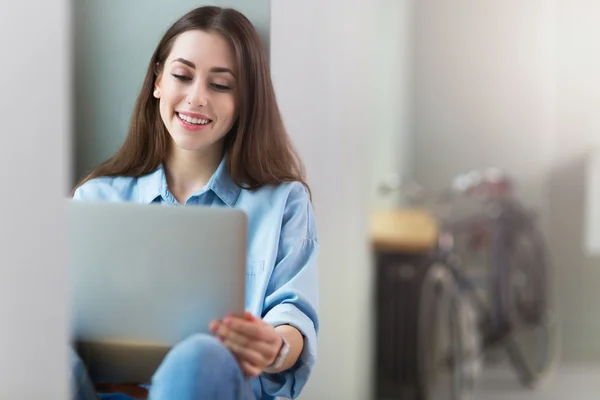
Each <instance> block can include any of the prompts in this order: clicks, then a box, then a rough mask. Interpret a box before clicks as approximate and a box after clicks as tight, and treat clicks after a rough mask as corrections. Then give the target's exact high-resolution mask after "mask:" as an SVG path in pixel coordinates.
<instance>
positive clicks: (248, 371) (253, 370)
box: [240, 360, 262, 378]
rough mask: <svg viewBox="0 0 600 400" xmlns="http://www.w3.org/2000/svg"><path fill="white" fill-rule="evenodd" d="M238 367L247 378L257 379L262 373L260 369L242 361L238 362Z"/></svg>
mask: <svg viewBox="0 0 600 400" xmlns="http://www.w3.org/2000/svg"><path fill="white" fill-rule="evenodd" d="M240 367H241V368H242V371H243V372H244V375H246V376H247V377H249V378H254V377H257V376H259V375H260V374H261V373H262V369H260V367H256V366H254V365H252V364H251V363H249V362H247V361H244V360H242V361H240Z"/></svg>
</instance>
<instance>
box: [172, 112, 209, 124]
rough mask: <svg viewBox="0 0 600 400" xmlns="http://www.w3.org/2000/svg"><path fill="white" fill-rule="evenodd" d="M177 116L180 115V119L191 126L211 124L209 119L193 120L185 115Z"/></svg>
mask: <svg viewBox="0 0 600 400" xmlns="http://www.w3.org/2000/svg"><path fill="white" fill-rule="evenodd" d="M177 115H179V118H181V119H182V120H184V121H185V122H188V123H190V124H196V125H198V124H200V125H206V124H208V123H209V122H210V120H208V119H198V118H192V117H190V116H187V115H184V114H177Z"/></svg>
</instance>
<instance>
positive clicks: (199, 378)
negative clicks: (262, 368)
mask: <svg viewBox="0 0 600 400" xmlns="http://www.w3.org/2000/svg"><path fill="white" fill-rule="evenodd" d="M71 385H72V386H71V387H72V397H71V398H72V400H99V399H102V400H109V399H110V400H132V398H131V397H129V396H126V395H124V394H111V395H98V394H97V393H96V392H95V390H94V385H93V383H92V382H91V380H90V378H89V376H88V374H87V371H86V369H85V366H84V365H83V363H82V362H81V360H80V358H79V356H77V354H76V353H75V352H74V351H73V365H72V374H71ZM260 397H261V387H260V381H259V380H258V378H255V379H248V378H246V377H245V376H244V374H243V373H242V370H241V369H240V367H239V364H238V362H237V360H236V359H235V358H234V357H233V355H232V354H231V352H230V351H229V350H228V349H227V348H226V347H225V346H224V345H223V344H222V343H221V342H220V341H219V340H218V339H216V338H214V337H213V336H210V335H205V334H198V335H194V336H191V337H189V338H188V339H186V340H184V341H183V342H181V343H179V344H178V345H176V346H175V347H173V349H171V351H170V352H169V353H168V354H167V356H166V357H165V359H164V360H163V362H162V364H161V365H160V367H159V368H158V370H157V371H156V373H155V374H154V376H153V377H152V385H151V387H150V391H149V396H148V398H149V400H173V399H177V400H201V399H211V400H234V399H235V400H256V399H260Z"/></svg>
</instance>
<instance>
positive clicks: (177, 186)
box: [164, 144, 223, 204]
mask: <svg viewBox="0 0 600 400" xmlns="http://www.w3.org/2000/svg"><path fill="white" fill-rule="evenodd" d="M222 158H223V146H222V145H216V144H215V145H213V146H211V148H208V149H206V150H204V151H188V150H183V149H180V148H178V147H177V146H175V145H173V146H171V148H170V149H169V153H168V156H167V158H166V159H165V160H164V167H165V174H166V177H167V184H168V186H169V190H170V192H171V193H172V194H173V196H175V199H177V201H178V202H179V203H181V204H184V203H185V201H187V199H188V198H189V197H190V196H191V195H192V194H194V193H195V192H197V191H198V190H200V189H202V188H203V187H204V186H206V184H207V183H208V181H209V180H210V178H211V177H212V175H213V174H214V173H215V171H216V170H217V168H218V167H219V164H220V162H221V160H222Z"/></svg>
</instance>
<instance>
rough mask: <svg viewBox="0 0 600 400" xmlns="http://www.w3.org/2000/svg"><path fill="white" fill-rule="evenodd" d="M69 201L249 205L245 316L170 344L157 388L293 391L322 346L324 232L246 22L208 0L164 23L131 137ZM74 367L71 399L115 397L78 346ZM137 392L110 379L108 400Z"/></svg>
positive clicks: (219, 392)
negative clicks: (90, 372)
mask: <svg viewBox="0 0 600 400" xmlns="http://www.w3.org/2000/svg"><path fill="white" fill-rule="evenodd" d="M73 197H74V198H75V199H79V200H82V201H85V200H96V201H97V200H105V201H131V202H139V203H163V204H169V205H181V206H194V205H203V206H215V207H236V208H240V209H242V210H244V211H245V212H246V214H247V215H248V220H249V243H248V246H249V247H248V265H247V278H246V279H247V283H246V289H247V291H246V310H247V313H246V315H245V317H243V318H242V317H231V316H223V318H222V319H221V320H219V321H213V322H212V323H211V324H210V327H209V329H210V331H211V332H212V333H213V334H212V335H205V334H197V335H194V336H192V337H190V338H188V339H187V340H185V341H183V342H182V343H180V344H178V345H177V346H175V347H174V348H173V349H172V350H171V351H170V353H169V354H168V355H167V357H166V358H165V359H164V361H163V363H162V364H161V366H160V367H159V368H158V370H157V371H156V373H155V375H154V377H153V379H152V382H151V385H150V389H149V396H150V398H151V399H153V400H167V399H168V400H173V399H177V400H188V399H189V400H192V399H236V400H237V399H271V398H274V397H275V396H283V397H289V398H295V397H297V396H298V395H299V393H300V391H301V390H302V388H303V386H304V385H305V383H306V381H307V379H308V377H309V375H310V373H311V370H312V368H313V366H314V364H315V360H316V355H317V331H318V316H317V297H318V276H317V275H318V274H317V264H316V253H317V248H318V240H317V231H316V226H315V220H314V214H313V209H312V206H311V201H310V191H309V189H308V186H307V184H306V182H305V181H304V178H303V175H302V167H301V163H300V161H299V159H298V157H297V156H296V154H295V153H294V151H293V149H292V146H291V144H290V141H289V139H288V136H287V134H286V132H285V129H284V126H283V123H282V119H281V116H280V114H279V110H278V107H277V104H276V101H275V94H274V90H273V86H272V83H271V77H270V72H269V68H268V62H267V59H266V55H265V51H264V48H263V46H262V44H261V41H260V38H259V36H258V34H257V32H256V30H255V29H254V27H253V26H252V24H251V23H250V22H249V21H248V19H247V18H246V17H244V16H243V15H242V14H240V13H239V12H237V11H235V10H232V9H222V8H218V7H201V8H198V9H195V10H193V11H191V12H189V13H188V14H186V15H184V16H183V17H181V19H179V20H178V21H177V22H176V23H175V24H174V25H173V26H172V27H171V28H170V29H169V30H168V31H167V32H166V34H165V35H164V37H163V38H162V40H161V41H160V43H159V44H158V47H157V48H156V50H155V52H154V54H153V55H152V59H151V60H150V64H149V66H148V70H147V73H146V77H145V79H144V82H143V86H142V89H141V93H140V94H139V97H138V99H137V103H136V105H135V109H134V111H133V116H132V120H131V126H130V129H129V134H128V136H127V138H126V140H125V143H124V144H123V146H122V148H121V149H120V150H119V151H118V152H117V153H116V154H115V155H114V156H113V157H112V158H110V159H109V160H108V161H106V162H105V163H103V164H102V165H100V166H99V167H98V168H97V169H96V170H95V171H93V172H92V173H91V174H90V175H89V176H88V177H87V178H85V179H84V180H83V181H82V182H81V183H80V184H79V185H78V186H77V187H76V188H75V190H74V195H73ZM175 240H176V239H175ZM73 368H74V375H73V377H74V385H75V390H74V392H75V394H74V396H75V398H77V399H81V400H83V399H88V398H92V399H97V398H109V397H108V396H109V395H106V394H101V393H98V392H99V390H98V389H97V388H95V387H94V386H93V385H92V383H91V382H90V380H89V378H88V376H87V373H86V372H85V369H84V367H83V365H82V364H81V361H80V360H79V358H78V357H77V355H74V367H73ZM115 388H116V389H115ZM104 390H105V391H106V390H107V389H104ZM139 390H140V389H139V387H137V386H136V387H131V386H128V385H116V386H113V387H112V389H111V391H113V392H117V393H121V394H117V395H110V398H111V399H113V398H115V399H116V398H127V399H129V398H132V397H128V396H127V395H126V394H123V393H131V394H132V396H133V397H138V395H137V392H139ZM144 395H146V394H145V393H142V395H141V397H143V396H144ZM114 396H117V397H114Z"/></svg>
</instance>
